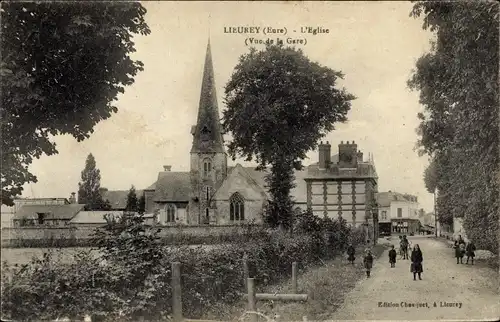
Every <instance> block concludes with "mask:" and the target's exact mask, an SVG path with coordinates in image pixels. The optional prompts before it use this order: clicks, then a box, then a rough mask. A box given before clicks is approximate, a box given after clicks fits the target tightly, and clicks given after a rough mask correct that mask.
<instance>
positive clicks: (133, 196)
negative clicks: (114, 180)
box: [125, 185, 139, 212]
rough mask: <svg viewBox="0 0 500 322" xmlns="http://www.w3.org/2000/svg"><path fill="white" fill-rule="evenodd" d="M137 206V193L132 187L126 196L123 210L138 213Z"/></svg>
mask: <svg viewBox="0 0 500 322" xmlns="http://www.w3.org/2000/svg"><path fill="white" fill-rule="evenodd" d="M138 206H139V199H137V192H136V191H135V187H134V186H133V185H132V187H130V190H129V191H128V194H127V206H126V208H125V209H126V210H127V211H133V212H136V211H138V210H137V208H138Z"/></svg>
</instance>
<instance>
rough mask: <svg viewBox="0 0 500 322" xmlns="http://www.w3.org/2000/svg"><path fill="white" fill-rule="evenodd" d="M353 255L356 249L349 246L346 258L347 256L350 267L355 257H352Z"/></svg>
mask: <svg viewBox="0 0 500 322" xmlns="http://www.w3.org/2000/svg"><path fill="white" fill-rule="evenodd" d="M355 254H356V249H355V248H354V246H353V245H352V244H349V246H348V247H347V256H348V257H347V260H348V261H349V263H351V264H352V265H354V260H355V259H356V257H354V255H355Z"/></svg>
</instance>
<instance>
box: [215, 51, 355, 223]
mask: <svg viewBox="0 0 500 322" xmlns="http://www.w3.org/2000/svg"><path fill="white" fill-rule="evenodd" d="M342 77H343V75H342V73H340V72H338V71H334V70H332V69H330V68H328V67H325V66H321V65H320V64H318V63H316V62H312V61H310V60H309V58H308V57H306V56H305V55H304V53H303V52H302V51H301V50H300V49H299V50H297V49H295V48H291V47H283V46H280V45H268V46H267V47H266V48H265V49H264V50H262V51H257V50H256V49H254V48H251V49H250V52H249V53H247V54H245V55H243V56H241V57H240V61H239V63H238V65H237V66H236V67H235V70H234V73H233V75H232V77H231V79H230V81H229V82H228V83H227V85H226V88H225V102H226V106H227V109H226V110H225V111H224V114H223V128H224V130H225V131H226V132H230V133H231V134H232V141H231V142H230V143H229V147H228V152H229V154H230V155H231V156H232V157H233V159H234V158H235V157H236V155H240V156H242V157H244V158H246V160H248V161H250V160H253V159H255V160H256V161H257V163H258V164H259V168H264V167H267V166H270V174H269V175H268V176H267V177H266V180H267V184H268V189H269V192H270V194H271V200H270V204H269V207H268V208H267V219H268V222H269V223H271V224H273V225H282V226H284V227H286V226H288V225H289V221H290V216H291V214H292V212H293V211H292V205H293V202H292V200H291V198H290V190H291V189H292V188H293V182H294V176H293V171H294V169H301V168H302V163H301V161H302V160H303V159H304V158H305V157H306V153H307V152H308V151H310V150H311V149H314V148H315V147H316V145H317V142H318V140H319V139H320V138H321V137H323V136H324V135H325V134H326V133H328V132H330V131H332V130H333V129H334V124H335V123H336V122H345V121H346V120H347V117H346V115H347V112H348V111H349V110H350V107H351V100H353V99H354V96H352V95H351V94H349V93H347V92H346V91H345V90H344V89H338V88H337V87H336V83H337V80H338V79H341V78H342Z"/></svg>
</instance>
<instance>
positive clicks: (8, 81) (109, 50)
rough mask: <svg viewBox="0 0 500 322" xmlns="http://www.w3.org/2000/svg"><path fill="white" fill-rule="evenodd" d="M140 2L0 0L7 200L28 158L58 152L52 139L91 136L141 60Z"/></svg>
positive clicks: (27, 176)
mask: <svg viewBox="0 0 500 322" xmlns="http://www.w3.org/2000/svg"><path fill="white" fill-rule="evenodd" d="M145 13H146V9H145V8H143V7H142V5H141V4H139V3H137V2H52V1H51V2H49V1H47V2H2V4H1V11H0V15H1V17H0V18H1V19H0V20H1V22H2V26H1V28H2V32H1V34H0V47H1V48H2V54H1V62H0V84H1V104H0V113H1V121H0V127H1V128H0V131H1V133H2V135H1V140H2V142H1V144H2V156H1V162H2V170H1V177H2V182H1V183H2V203H3V204H7V205H12V199H13V197H15V196H16V195H19V194H21V192H22V186H23V185H24V184H25V183H29V182H36V176H35V175H34V174H32V173H31V172H30V171H29V169H28V166H29V165H30V164H31V163H32V161H33V159H34V158H39V157H40V156H41V155H43V154H46V155H52V154H55V153H57V149H56V145H55V143H54V142H53V141H52V140H51V139H52V137H53V136H55V135H58V134H70V135H72V136H74V137H75V138H76V139H77V140H78V141H81V140H84V139H85V138H88V137H89V136H90V134H91V133H92V132H93V129H94V126H95V125H96V124H97V123H98V122H100V121H101V120H105V119H107V118H109V117H110V116H111V115H112V113H115V112H117V108H116V106H115V105H114V101H115V100H116V99H117V96H118V94H119V93H123V92H124V87H125V86H126V85H130V84H132V83H133V82H134V78H133V77H134V76H135V75H136V74H137V73H138V72H139V71H141V70H143V65H142V63H141V62H140V61H134V60H132V59H131V58H130V57H129V54H130V53H132V52H134V51H135V48H134V42H133V39H132V35H133V34H142V35H146V34H149V33H150V31H149V28H148V26H147V24H146V23H145V20H144V15H145Z"/></svg>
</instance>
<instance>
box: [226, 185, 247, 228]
mask: <svg viewBox="0 0 500 322" xmlns="http://www.w3.org/2000/svg"><path fill="white" fill-rule="evenodd" d="M229 220H230V221H242V220H245V200H244V199H243V197H242V196H241V195H240V194H239V193H238V192H236V193H234V194H233V195H232V196H231V198H229Z"/></svg>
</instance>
